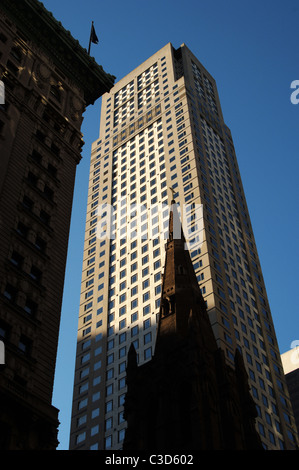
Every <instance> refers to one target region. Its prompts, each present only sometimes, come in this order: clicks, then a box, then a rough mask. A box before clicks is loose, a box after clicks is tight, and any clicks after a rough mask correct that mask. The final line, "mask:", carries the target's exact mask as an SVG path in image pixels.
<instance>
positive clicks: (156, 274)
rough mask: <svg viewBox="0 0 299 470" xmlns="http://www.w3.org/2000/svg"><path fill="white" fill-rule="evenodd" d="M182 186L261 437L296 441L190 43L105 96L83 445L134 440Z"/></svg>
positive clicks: (81, 349) (258, 281)
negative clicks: (129, 408)
mask: <svg viewBox="0 0 299 470" xmlns="http://www.w3.org/2000/svg"><path fill="white" fill-rule="evenodd" d="M173 198H174V199H175V201H176V203H177V204H178V205H179V206H180V210H181V216H182V220H183V221H184V222H183V228H184V233H185V235H186V239H187V241H188V249H189V251H190V255H191V259H192V262H193V266H194V269H195V272H196V275H197V280H198V283H199V285H200V288H201V292H202V294H203V297H204V300H205V302H206V305H207V310H208V314H209V318H210V321H211V325H212V327H213V331H214V334H215V337H216V340H217V344H218V346H220V347H221V348H222V349H223V351H224V353H225V356H226V360H227V362H228V363H229V364H231V365H233V358H234V352H235V350H236V348H238V349H239V350H240V352H241V353H242V356H243V358H244V361H245V365H246V369H247V372H248V376H249V383H250V387H251V393H252V396H253V398H254V401H255V403H256V407H257V411H258V419H257V429H258V432H259V434H260V436H261V439H262V443H263V445H264V447H265V448H267V449H289V448H294V447H295V444H296V439H297V437H296V431H295V429H294V427H293V424H294V418H293V416H292V410H291V406H290V401H289V396H288V392H287V388H286V385H285V381H284V375H283V370H282V366H281V361H280V354H279V350H278V345H277V341H276V337H275V332H274V326H273V322H272V319H271V313H270V309H269V304H268V300H267V295H266V289H265V286H264V282H263V277H262V272H261V267H260V263H259V258H258V253H257V249H256V246H255V241H254V236H253V231H252V228H251V224H250V218H249V214H248V210H247V206H246V200H245V196H244V192H243V188H242V183H241V177H240V173H239V170H238V165H237V160H236V156H235V151H234V145H233V141H232V137H231V133H230V130H229V128H228V127H227V126H226V125H225V123H224V120H223V116H222V111H221V107H220V102H219V97H218V93H217V88H216V84H215V80H214V79H213V77H211V75H210V74H209V73H208V71H207V70H206V69H205V68H204V67H203V65H202V64H201V63H200V62H199V61H198V60H197V58H196V57H195V56H194V55H193V54H192V52H191V51H190V50H189V49H188V48H187V47H186V46H185V45H182V46H181V47H180V48H178V49H174V48H173V46H172V45H171V44H167V45H166V46H165V47H163V48H162V49H161V50H160V51H159V52H157V53H156V54H154V55H153V56H152V57H151V58H149V59H148V60H146V61H145V62H144V63H143V64H141V65H140V66H139V67H137V68H136V69H135V70H134V71H132V72H131V73H130V74H128V75H127V76H126V77H124V78H123V79H122V80H120V81H119V82H118V83H117V84H116V85H115V86H114V87H113V88H112V89H111V91H110V92H109V93H106V94H105V95H104V96H103V98H102V110H101V125H100V135H99V138H98V139H97V141H96V142H94V144H93V146H92V152H91V165H90V180H89V193H88V206H87V218H86V236H85V245H84V260H83V272H82V288H81V302H80V310H79V324H78V346H77V357H76V371H75V380H74V395H73V411H72V423H71V436H70V448H71V449H95V450H96V449H121V448H122V444H123V439H124V436H125V429H126V422H125V420H124V417H123V408H124V407H123V404H124V399H125V394H126V361H127V354H128V351H129V347H130V345H131V343H132V342H133V343H134V346H135V349H136V351H137V355H138V362H139V364H142V363H144V362H145V361H148V360H149V359H150V358H151V357H152V355H153V354H154V349H155V338H156V327H157V321H158V314H159V306H160V298H161V288H162V275H163V268H164V261H165V243H166V238H167V227H168V216H169V205H170V202H171V200H172V199H173ZM198 208H201V212H200V211H199V212H198V211H197V209H198ZM109 211H110V212H109ZM109 214H110V216H111V217H110V216H109Z"/></svg>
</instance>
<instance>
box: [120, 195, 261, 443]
mask: <svg viewBox="0 0 299 470" xmlns="http://www.w3.org/2000/svg"><path fill="white" fill-rule="evenodd" d="M172 202H173V203H172V211H171V213H170V219H169V238H168V241H167V246H166V257H165V267H164V275H163V288H162V294H161V307H160V318H159V324H158V329H157V338H156V348H155V353H154V356H153V358H152V360H151V361H149V362H146V363H145V364H143V365H141V366H139V367H138V365H137V355H136V351H135V349H134V347H133V346H132V347H131V348H130V351H129V355H128V366H127V394H126V400H125V407H124V417H125V419H126V421H127V430H126V436H125V441H124V446H123V450H126V451H128V450H135V451H136V450H147V451H155V450H159V451H176V452H184V451H185V452H186V451H194V450H223V449H232V450H238V449H240V450H245V449H260V448H261V443H260V439H259V436H258V434H257V432H256V430H255V427H254V426H255V413H256V411H255V407H254V402H253V400H252V398H251V395H250V393H249V387H248V381H247V375H246V371H245V367H244V364H243V359H242V357H241V355H240V354H237V355H236V369H233V368H232V367H230V366H228V364H227V363H226V360H225V356H224V352H223V351H222V350H221V349H220V348H218V347H217V343H216V340H215V337H214V334H213V330H212V327H211V323H210V320H209V317H208V313H207V309H206V305H205V302H204V299H203V297H202V294H201V291H200V288H199V286H198V282H197V278H196V275H195V272H194V269H193V265H192V261H191V258H190V255H189V251H188V250H187V249H186V248H187V247H186V241H185V237H184V234H183V231H182V228H181V224H180V223H179V217H178V210H177V205H176V204H175V203H174V201H172Z"/></svg>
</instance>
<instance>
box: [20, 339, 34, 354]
mask: <svg viewBox="0 0 299 470" xmlns="http://www.w3.org/2000/svg"><path fill="white" fill-rule="evenodd" d="M18 349H19V351H20V352H21V353H22V354H24V355H25V356H29V354H30V351H31V340H30V339H29V338H27V337H26V336H25V335H21V337H20V340H19V344H18Z"/></svg>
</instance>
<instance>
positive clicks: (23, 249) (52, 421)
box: [0, 0, 114, 450]
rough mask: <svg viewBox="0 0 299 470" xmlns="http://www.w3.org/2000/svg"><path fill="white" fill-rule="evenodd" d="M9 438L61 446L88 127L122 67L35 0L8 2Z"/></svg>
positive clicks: (21, 446) (4, 219) (5, 328)
mask: <svg viewBox="0 0 299 470" xmlns="http://www.w3.org/2000/svg"><path fill="white" fill-rule="evenodd" d="M0 11H1V18H0V79H1V84H2V86H3V89H4V90H5V104H2V105H0V156H1V158H0V289H1V290H0V339H1V345H2V346H4V349H5V364H4V366H2V367H1V373H0V401H1V411H0V448H1V449H2V450H3V449H8V450H29V449H34V450H42V449H55V448H56V446H57V442H58V441H57V429H58V424H59V422H58V410H57V409H56V408H54V407H53V406H52V404H51V402H52V390H53V381H54V372H55V362H56V352H57V341H58V333H59V323H60V314H61V311H60V309H61V300H62V291H63V283H64V272H65V262H66V254H67V245H68V235H69V224H70V216H71V209H72V199H73V188H74V180H75V172H76V166H77V164H78V163H79V161H80V159H81V148H82V145H83V140H82V134H81V132H80V128H81V123H82V115H83V112H84V110H85V108H86V106H88V105H90V104H92V103H94V101H95V100H96V99H97V98H98V97H99V96H101V94H103V93H104V92H107V91H109V89H110V88H111V86H112V85H113V83H114V77H112V76H110V75H109V74H107V73H105V72H104V71H103V69H102V68H101V67H100V66H99V65H97V64H96V63H95V61H94V59H92V58H90V57H89V56H88V54H87V52H86V50H84V49H83V48H81V46H80V45H79V43H78V41H76V40H75V39H74V38H73V37H72V36H71V34H70V33H69V32H68V31H66V30H65V29H64V28H63V27H62V25H61V24H60V23H59V22H58V21H56V20H55V18H54V17H53V15H52V14H51V13H49V12H48V11H47V10H46V9H45V8H44V6H43V5H42V3H40V2H38V1H36V0H16V1H14V2H11V1H9V0H8V1H6V0H2V1H1V4H0Z"/></svg>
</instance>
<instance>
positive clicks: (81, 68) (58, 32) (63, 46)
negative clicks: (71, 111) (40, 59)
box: [0, 0, 115, 105]
mask: <svg viewBox="0 0 299 470" xmlns="http://www.w3.org/2000/svg"><path fill="white" fill-rule="evenodd" d="M0 9H2V10H3V12H4V13H5V14H6V15H7V16H8V17H9V18H11V20H12V21H13V22H14V23H15V24H16V25H17V27H18V28H19V30H20V31H21V32H22V33H23V34H24V35H26V36H27V37H28V39H30V40H32V41H33V42H35V43H36V44H37V45H38V47H40V48H41V49H42V50H43V51H44V52H45V53H46V54H47V55H48V56H49V57H50V58H51V60H53V62H54V63H55V65H56V66H57V68H59V70H60V71H61V72H62V73H64V74H65V75H66V76H67V77H69V78H70V79H71V80H72V81H73V82H74V83H75V84H76V85H77V86H78V87H79V88H80V89H81V90H83V92H84V98H85V102H86V105H89V104H93V103H94V102H95V101H96V100H97V99H98V98H99V97H100V96H101V95H103V94H104V93H106V92H108V91H109V90H110V89H111V87H112V86H113V85H114V81H115V77H114V76H113V75H110V74H108V73H106V72H105V71H104V70H103V67H102V66H101V65H99V64H97V62H96V61H95V59H94V58H93V57H90V56H89V55H88V53H87V51H86V49H84V48H83V47H82V46H81V45H80V43H79V41H77V40H76V39H74V38H73V36H72V35H71V33H70V32H69V31H67V30H66V29H64V27H63V26H62V24H61V23H60V22H59V21H57V20H56V19H55V18H54V16H53V14H52V13H50V12H49V11H48V10H47V9H46V8H45V7H44V5H43V4H42V3H41V2H39V1H38V0H14V1H11V0H0Z"/></svg>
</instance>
